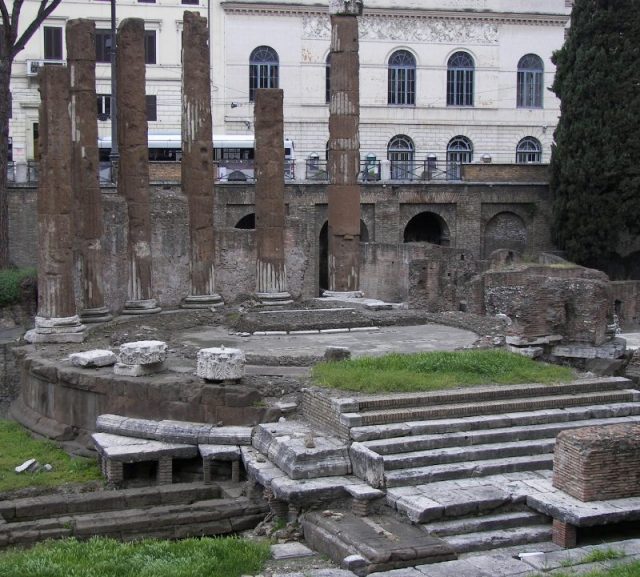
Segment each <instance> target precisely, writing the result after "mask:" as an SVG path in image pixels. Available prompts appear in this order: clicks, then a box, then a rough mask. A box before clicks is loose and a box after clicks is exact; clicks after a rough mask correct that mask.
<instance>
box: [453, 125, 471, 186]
mask: <svg viewBox="0 0 640 577" xmlns="http://www.w3.org/2000/svg"><path fill="white" fill-rule="evenodd" d="M472 160H473V144H472V143H471V141H470V140H469V139H468V138H467V137H466V136H455V137H453V138H452V139H451V140H450V141H449V144H448V145H447V175H448V177H449V178H452V179H454V180H459V179H460V165H461V164H468V163H470V162H471V161H472Z"/></svg>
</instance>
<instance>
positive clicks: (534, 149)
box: [516, 136, 542, 164]
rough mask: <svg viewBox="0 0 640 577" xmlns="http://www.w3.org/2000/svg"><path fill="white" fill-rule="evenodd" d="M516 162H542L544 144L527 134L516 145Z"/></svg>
mask: <svg viewBox="0 0 640 577" xmlns="http://www.w3.org/2000/svg"><path fill="white" fill-rule="evenodd" d="M516 162H517V163H518V164H530V163H532V162H534V163H535V162H542V145H541V144H540V141H539V140H538V139H537V138H533V136H525V137H524V138H523V139H522V140H521V141H520V142H518V146H517V147H516Z"/></svg>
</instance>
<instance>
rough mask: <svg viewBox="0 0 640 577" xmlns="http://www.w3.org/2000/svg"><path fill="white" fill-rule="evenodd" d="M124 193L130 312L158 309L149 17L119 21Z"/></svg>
mask: <svg viewBox="0 0 640 577" xmlns="http://www.w3.org/2000/svg"><path fill="white" fill-rule="evenodd" d="M117 42H118V50H117V66H118V68H117V74H118V93H117V95H116V98H117V99H118V107H117V114H118V147H119V150H120V162H119V165H118V194H120V195H121V196H122V197H124V198H125V200H126V202H127V213H128V216H129V230H128V232H129V234H128V237H127V271H128V281H127V283H128V284H127V287H128V300H127V302H126V303H125V305H124V309H123V310H122V313H124V314H134V315H135V314H147V313H157V312H159V311H160V307H158V306H157V303H156V300H155V299H154V298H153V286H152V275H151V267H152V259H151V220H150V218H151V214H150V210H149V166H148V164H149V160H148V159H149V151H148V144H147V112H146V98H145V94H146V91H145V63H144V21H143V20H140V19H137V18H127V19H126V20H123V21H122V22H121V23H120V26H119V27H118V39H117Z"/></svg>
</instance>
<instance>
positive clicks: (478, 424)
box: [350, 402, 640, 442]
mask: <svg viewBox="0 0 640 577" xmlns="http://www.w3.org/2000/svg"><path fill="white" fill-rule="evenodd" d="M636 415H640V403H636V402H632V403H611V404H607V405H587V406H582V407H569V408H566V409H544V410H537V411H522V412H514V413H508V414H495V415H482V416H479V417H476V416H472V417H460V418H453V419H438V420H434V421H410V422H406V423H392V424H385V425H369V426H363V427H353V428H352V429H351V431H350V435H351V439H352V440H354V441H359V442H365V441H376V440H382V439H396V438H398V437H404V436H408V435H413V436H417V435H437V436H441V434H442V433H464V432H467V431H477V430H485V429H497V428H507V427H518V426H521V427H529V426H532V425H542V424H546V423H560V422H562V423H569V422H572V421H582V420H587V419H608V418H616V417H626V416H636ZM392 442H393V441H392ZM400 442H404V441H400Z"/></svg>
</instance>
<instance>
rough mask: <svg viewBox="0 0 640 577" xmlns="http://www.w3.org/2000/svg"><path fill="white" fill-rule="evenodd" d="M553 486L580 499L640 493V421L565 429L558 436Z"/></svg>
mask: <svg viewBox="0 0 640 577" xmlns="http://www.w3.org/2000/svg"><path fill="white" fill-rule="evenodd" d="M553 486H554V487H557V488H558V489H561V490H562V491H565V492H566V493H569V495H571V496H573V497H575V498H576V499H579V500H580V501H602V500H606V499H622V498H625V497H636V496H640V425H637V424H622V425H610V426H605V427H584V428H582V429H574V430H569V431H563V432H561V433H560V434H559V435H558V437H557V439H556V447H555V454H554V460H553Z"/></svg>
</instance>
